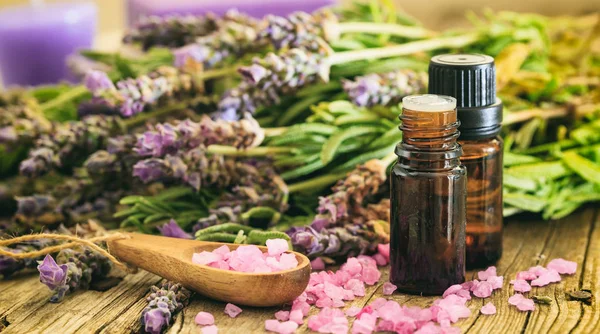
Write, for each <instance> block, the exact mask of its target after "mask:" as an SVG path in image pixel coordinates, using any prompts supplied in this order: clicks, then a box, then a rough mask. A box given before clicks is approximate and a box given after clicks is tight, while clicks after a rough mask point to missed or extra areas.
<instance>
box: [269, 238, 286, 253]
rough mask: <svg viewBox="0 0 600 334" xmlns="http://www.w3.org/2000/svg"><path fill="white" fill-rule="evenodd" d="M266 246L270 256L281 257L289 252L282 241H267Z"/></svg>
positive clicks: (284, 241)
mask: <svg viewBox="0 0 600 334" xmlns="http://www.w3.org/2000/svg"><path fill="white" fill-rule="evenodd" d="M266 244H267V249H268V251H269V255H271V256H277V255H281V254H282V253H284V252H286V251H287V250H289V245H288V242H287V241H286V240H284V239H269V240H267V243H266Z"/></svg>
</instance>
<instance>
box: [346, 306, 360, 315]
mask: <svg viewBox="0 0 600 334" xmlns="http://www.w3.org/2000/svg"><path fill="white" fill-rule="evenodd" d="M360 310H362V308H360V307H358V306H351V307H349V308H348V309H347V310H346V312H345V313H346V315H347V316H349V317H355V316H356V315H357V314H358V313H359V312H360Z"/></svg>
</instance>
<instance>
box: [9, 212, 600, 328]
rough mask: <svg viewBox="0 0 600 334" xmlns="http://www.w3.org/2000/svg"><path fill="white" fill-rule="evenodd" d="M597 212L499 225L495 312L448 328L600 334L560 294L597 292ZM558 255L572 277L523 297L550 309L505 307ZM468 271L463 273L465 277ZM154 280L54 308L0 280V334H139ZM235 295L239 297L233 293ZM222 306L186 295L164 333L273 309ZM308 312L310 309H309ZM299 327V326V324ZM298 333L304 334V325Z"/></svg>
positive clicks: (254, 322)
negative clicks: (206, 319)
mask: <svg viewBox="0 0 600 334" xmlns="http://www.w3.org/2000/svg"><path fill="white" fill-rule="evenodd" d="M599 214H600V210H598V209H595V208H589V207H588V208H587V209H585V210H580V211H578V212H577V213H575V214H573V215H571V216H570V217H568V218H566V219H563V220H560V221H553V222H543V221H531V220H529V221H527V220H521V221H516V220H509V221H508V222H507V225H506V233H505V242H504V249H505V251H504V256H503V257H502V259H501V260H500V262H499V263H498V265H497V266H498V273H499V274H502V275H504V276H505V280H504V288H503V289H502V290H496V291H495V292H494V295H493V296H492V298H491V301H492V302H493V303H494V304H495V305H496V307H497V310H498V313H497V314H496V315H493V316H484V315H480V313H479V308H480V307H481V306H482V305H483V304H484V303H487V301H488V300H481V299H473V300H471V301H470V302H469V307H470V309H471V311H472V316H471V317H470V318H469V319H465V320H462V321H460V322H458V323H457V324H456V326H459V327H460V328H461V329H462V331H463V332H469V333H486V334H487V333H571V332H573V333H600V310H599V309H598V303H597V300H595V298H594V300H593V301H592V303H591V305H587V304H585V303H582V302H579V301H572V300H569V299H568V297H567V296H566V292H568V291H571V290H579V289H589V290H591V291H592V292H593V293H594V294H597V292H598V291H600V290H599V289H600V215H599ZM556 257H563V258H565V259H569V260H573V261H576V262H577V263H578V264H579V266H578V268H577V273H576V274H575V275H572V276H563V280H562V282H560V283H558V284H552V285H549V286H546V287H542V288H534V289H533V291H532V292H530V294H531V295H544V296H549V297H551V298H552V299H553V302H552V303H551V305H536V310H535V311H534V312H531V313H529V312H519V311H517V310H516V309H515V307H513V306H509V305H508V303H507V300H508V298H509V297H510V295H511V293H512V289H511V288H509V281H510V280H511V279H513V278H514V276H515V274H516V273H517V272H518V271H521V270H525V269H527V268H529V267H531V266H534V265H537V264H541V265H544V264H545V263H547V262H548V261H549V260H550V259H553V258H556ZM473 275H474V272H469V275H468V277H469V278H472V277H473ZM386 280H387V268H385V269H384V270H383V276H382V279H381V280H380V282H379V284H377V285H376V286H373V287H369V288H368V289H367V295H366V296H365V297H364V298H362V299H358V300H354V301H352V302H349V303H348V304H347V307H349V306H351V305H356V306H364V305H365V304H367V303H369V301H372V300H373V299H375V298H378V297H381V285H382V284H383V282H385V281H386ZM160 281H161V279H160V278H159V277H157V276H155V275H153V274H150V273H147V272H138V273H137V274H134V275H128V276H127V277H125V279H124V280H123V281H122V282H121V283H120V284H118V285H117V286H115V287H113V288H111V289H110V290H108V291H106V292H98V291H85V292H77V293H75V294H73V295H70V296H68V297H67V298H66V299H65V300H64V301H63V302H62V303H60V304H51V303H49V302H48V298H49V297H50V291H49V290H48V289H47V288H46V287H45V286H43V285H42V284H40V283H39V282H38V279H37V276H36V275H31V276H27V277H20V278H13V279H10V280H6V281H0V332H2V333H3V334H9V333H18V334H22V333H131V332H138V331H139V330H140V321H139V316H140V313H141V311H142V309H143V308H144V307H145V306H146V301H145V296H146V294H147V292H148V288H149V287H150V286H151V285H152V284H157V283H159V282H160ZM240 293H243V291H240ZM389 298H390V299H394V300H396V301H398V302H399V303H401V304H405V305H416V306H421V307H425V306H428V305H430V304H431V302H432V301H433V300H434V299H435V297H419V296H411V295H404V294H394V295H393V296H391V297H389ZM224 306H225V304H224V303H220V302H215V301H211V300H207V299H205V298H202V297H201V296H194V297H193V298H192V300H191V302H190V304H189V305H188V306H187V307H186V308H185V309H184V310H183V312H181V313H179V314H178V315H177V316H176V318H175V320H174V324H173V326H172V327H171V328H170V330H169V331H168V333H199V329H198V327H197V326H196V325H195V324H194V316H195V315H196V314H197V313H198V312H200V311H208V312H211V313H212V314H214V315H215V320H216V324H217V326H218V327H219V329H220V331H219V333H261V332H264V322H265V320H267V319H272V318H273V314H274V313H275V312H276V311H277V309H275V308H271V309H252V308H248V307H245V308H243V310H244V311H243V312H242V314H240V315H239V316H238V317H237V318H235V319H231V318H229V317H228V316H227V315H225V314H224V313H223V309H224ZM311 312H312V313H313V314H314V313H315V312H317V309H313V310H311ZM305 323H306V321H305ZM300 329H301V330H299V331H298V332H306V331H307V329H306V325H304V326H302V327H301V328H300Z"/></svg>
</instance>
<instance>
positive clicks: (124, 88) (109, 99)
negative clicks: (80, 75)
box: [79, 66, 197, 117]
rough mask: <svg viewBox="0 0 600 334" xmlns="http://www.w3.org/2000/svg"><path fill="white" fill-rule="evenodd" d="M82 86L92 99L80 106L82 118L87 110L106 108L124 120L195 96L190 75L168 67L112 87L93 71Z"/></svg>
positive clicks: (122, 81)
mask: <svg viewBox="0 0 600 334" xmlns="http://www.w3.org/2000/svg"><path fill="white" fill-rule="evenodd" d="M85 83H86V86H87V87H88V89H90V91H92V93H93V96H94V98H93V99H92V101H89V102H88V103H87V104H84V105H83V106H80V110H79V111H80V113H83V114H86V113H88V112H89V110H88V109H93V108H98V109H107V108H108V109H113V110H118V111H119V112H120V113H121V115H123V116H125V117H131V116H133V115H135V114H138V113H140V112H142V111H144V110H145V109H146V107H148V106H151V105H154V104H157V103H160V102H164V101H165V100H168V99H169V98H172V97H183V96H185V95H192V94H194V93H195V92H197V87H196V85H195V84H194V80H193V78H192V75H191V74H188V73H185V72H180V71H178V70H177V69H176V68H173V67H169V66H162V67H159V68H158V69H156V70H155V71H153V72H150V73H148V74H145V75H141V76H139V77H137V78H135V79H132V78H128V79H124V80H121V81H119V82H117V84H116V85H111V84H109V83H108V81H107V77H106V76H105V75H104V76H103V75H101V74H99V73H98V72H96V71H94V72H91V73H89V74H88V75H87V76H86V79H85ZM81 108H83V109H85V110H82V109H81Z"/></svg>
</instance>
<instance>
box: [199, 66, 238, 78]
mask: <svg viewBox="0 0 600 334" xmlns="http://www.w3.org/2000/svg"><path fill="white" fill-rule="evenodd" d="M237 72H238V69H237V67H235V66H234V67H226V68H218V69H215V70H208V71H205V72H202V73H198V74H196V75H194V77H195V78H196V79H199V80H208V79H214V78H220V77H225V76H228V75H231V74H236V73H237Z"/></svg>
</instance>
